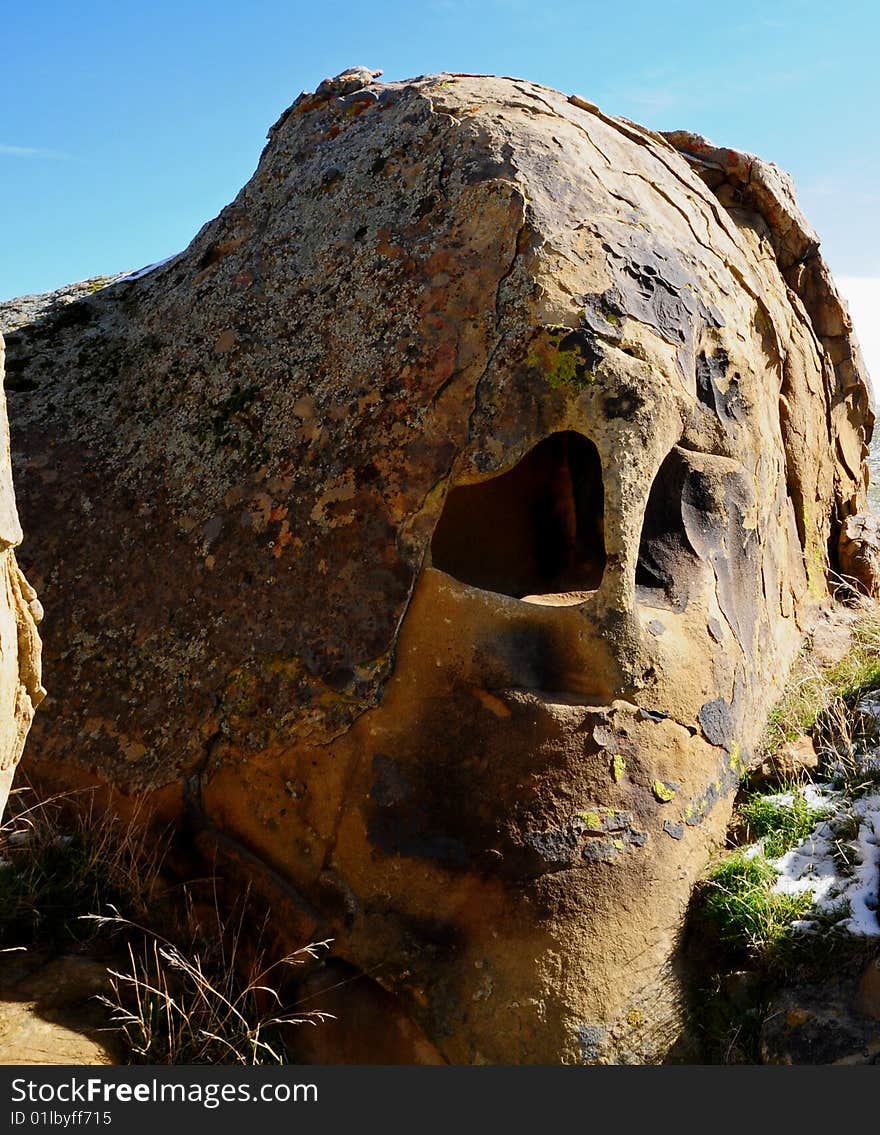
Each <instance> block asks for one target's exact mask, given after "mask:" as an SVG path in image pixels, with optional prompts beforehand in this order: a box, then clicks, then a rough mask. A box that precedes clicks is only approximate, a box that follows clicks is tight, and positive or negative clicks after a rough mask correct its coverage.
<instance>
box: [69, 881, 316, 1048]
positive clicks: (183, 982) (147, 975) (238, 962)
mask: <svg viewBox="0 0 880 1135" xmlns="http://www.w3.org/2000/svg"><path fill="white" fill-rule="evenodd" d="M215 898H216V892H215ZM191 909H192V908H191V907H190V910H191ZM214 912H215V918H216V934H214V935H212V936H211V937H210V939H209V938H208V937H206V935H205V929H204V926H203V924H201V923H199V922H190V926H189V929H190V931H191V933H190V936H189V939H188V941H187V943H186V945H184V946H181V945H180V944H178V943H176V942H174V941H171V940H170V939H169V938H166V937H163V936H162V935H161V934H159V933H157V932H156V931H155V930H152V929H150V928H149V927H144V926H136V925H135V924H133V923H131V922H129V920H128V919H125V918H122V917H121V916H120V915H118V914H115V913H114V914H113V915H110V916H104V917H96V916H91V917H92V918H94V919H95V920H96V921H98V922H99V923H100V924H102V925H105V926H106V925H114V926H116V927H119V928H122V929H123V930H124V931H126V932H127V933H128V934H129V935H131V934H132V933H133V932H134V933H137V934H139V937H140V945H139V947H138V948H135V947H134V945H132V943H131V942H129V944H128V964H127V965H125V966H121V967H118V968H117V969H114V970H111V971H110V987H111V990H112V995H111V996H108V997H102V998H101V1001H102V1002H103V1003H104V1004H105V1005H106V1006H107V1007H108V1008H109V1009H110V1010H111V1019H112V1021H113V1024H114V1026H115V1027H116V1028H118V1029H119V1030H120V1032H121V1033H122V1036H123V1039H124V1041H125V1043H126V1046H127V1049H128V1051H129V1052H130V1054H131V1062H132V1063H143V1064H244V1065H257V1064H261V1065H262V1064H286V1063H288V1062H289V1060H288V1056H289V1052H288V1044H287V1041H288V1038H289V1035H290V1030H291V1029H292V1028H293V1027H294V1026H298V1025H303V1024H310V1025H317V1024H320V1023H321V1022H322V1021H325V1020H328V1019H330V1018H331V1014H329V1013H324V1012H321V1011H320V1010H311V1011H308V1012H305V1011H299V1010H297V1009H296V1007H295V1006H294V1007H291V1006H285V1004H284V1003H283V1001H282V997H281V995H280V993H279V992H278V989H279V987H281V986H282V985H283V984H284V979H285V976H286V975H285V973H284V971H285V970H290V969H292V968H294V967H297V966H301V965H303V964H304V963H306V962H308V961H309V960H310V959H318V958H319V957H320V956H321V954H322V952H324V951H326V950H328V949H329V947H330V941H329V940H328V941H325V942H316V943H311V944H310V945H308V946H304V947H303V948H302V949H300V950H296V951H294V952H293V953H290V954H287V955H285V956H284V957H281V958H278V959H277V960H276V961H274V962H271V963H268V964H267V963H266V961H265V957H264V955H263V953H262V952H259V951H258V952H257V953H256V954H255V955H254V954H252V953H251V947H252V945H253V943H251V942H249V941H248V942H245V936H244V928H245V926H246V925H247V924H248V921H249V917H248V915H249V912H248V898H247V895H246V896H245V898H244V899H243V901H242V902H241V904H240V907H239V911H238V916H237V917H236V916H235V915H233V917H232V920H231V921H230V920H229V919H224V918H223V916H222V915H221V912H220V905H219V903H218V902H216V901H215V907H214ZM230 927H231V929H230ZM245 952H247V953H248V954H250V955H251V956H250V961H249V962H248V963H247V965H246V967H245V966H244V965H243V959H242V957H241V955H242V954H243V953H245Z"/></svg>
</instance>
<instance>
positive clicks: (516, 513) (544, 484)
mask: <svg viewBox="0 0 880 1135" xmlns="http://www.w3.org/2000/svg"><path fill="white" fill-rule="evenodd" d="M604 504H605V493H604V489H603V487H602V466H601V462H600V461H599V453H598V451H597V449H596V447H595V445H593V443H592V442H591V441H589V440H588V439H587V438H585V437H584V436H583V435H582V434H579V433H575V432H574V431H572V430H567V431H565V432H563V433H556V434H552V435H551V436H550V437H548V438H545V439H544V440H543V441H542V442H539V444H538V445H536V446H535V447H534V449H532V450H530V451H529V453H527V454H526V456H525V457H524V458H523V459H522V461H520V463H519V464H518V465H516V466H514V468H513V469H511V470H509V471H508V472H507V473H502V474H501V475H500V476H498V477H493V478H492V479H491V480H488V481H482V482H480V483H479V484H476V485H460V486H458V487H457V488H454V489H452V490H450V492H449V495H448V496H447V498H446V503H445V505H444V507H443V513H442V515H441V517H440V520H439V521H438V522H437V527H436V529H435V530H434V537H433V539H432V541H431V560H432V563H433V565H434V567H437V568H440V569H441V571H445V572H447V573H448V574H449V575H452V576H455V578H456V579H459V580H461V581H462V583H469V584H471V585H472V586H474V587H480V588H483V589H484V590H486V591H497V592H500V593H501V594H503V595H512V596H514V598H517V599H521V598H522V597H523V596H524V595H552V594H559V593H562V592H573V591H591V590H594V589H595V588H597V587H598V586H599V584H600V583H601V581H602V573H603V571H604V570H605V540H604V535H603V511H604Z"/></svg>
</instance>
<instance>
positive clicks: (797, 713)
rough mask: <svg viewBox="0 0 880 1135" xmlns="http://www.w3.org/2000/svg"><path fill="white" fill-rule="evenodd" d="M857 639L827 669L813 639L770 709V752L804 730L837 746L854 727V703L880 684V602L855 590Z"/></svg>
mask: <svg viewBox="0 0 880 1135" xmlns="http://www.w3.org/2000/svg"><path fill="white" fill-rule="evenodd" d="M850 604H851V606H854V607H855V608H856V619H855V622H854V623H853V626H852V643H851V646H850V649H849V650H848V651H847V653H846V655H845V657H844V658H842V659H841V660H840V662H838V663H837V664H836V665H834V666H831V667H828V668H826V667H822V666H821V665H819V663H818V662H817V660H816V659H815V658H814V657H813V654H812V650H811V644H810V643H808V644H807V646H806V647H805V648H804V650H803V651H802V652H801V654H800V656H799V658H798V659H797V661H796V662H795V665H794V667H793V668H792V672H791V675H790V677H789V681H788V685H787V687H786V691H785V693H784V695H783V697H782V698H781V700H780V701H779V702H778V704H777V705H776V706H775V707H774V709H773V710H772V711H771V713H770V716H769V718H768V721H767V728H766V731H765V734H764V738H763V741H762V743H761V752H762V754H763V755H765V756H766V755H769V754H771V753H773V752H774V751H775V750H776V749H778V748H779V747H780V746H781V745H783V744H784V743H785V742H786V741H792V740H794V739H795V738H796V737H799V736H801V735H802V734H804V733H812V734H813V735H814V737H816V739H817V740H819V741H820V742H821V741H825V742H826V743H828V744H833V745H834V746H837V745H838V744H839V743H840V742H841V741H842V740H843V741H844V742H845V741H846V740H847V738H849V740H850V741H852V740H853V738H852V737H851V736H850V734H851V731H852V722H851V718H852V713H851V710H852V706H853V703H854V702H855V701H856V700H857V699H858V698H859V697H860V696H861V695H862V694H864V693H866V692H867V691H869V690H874V689H877V688H878V687H880V606H878V604H876V603H875V602H874V601H872V600H869V599H865V598H864V597H861V596H857V595H855V594H851V595H850Z"/></svg>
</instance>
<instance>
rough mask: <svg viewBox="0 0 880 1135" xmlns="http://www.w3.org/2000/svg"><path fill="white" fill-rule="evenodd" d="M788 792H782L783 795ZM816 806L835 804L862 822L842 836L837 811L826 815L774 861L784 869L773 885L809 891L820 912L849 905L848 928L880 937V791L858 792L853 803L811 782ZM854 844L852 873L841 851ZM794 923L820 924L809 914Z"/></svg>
mask: <svg viewBox="0 0 880 1135" xmlns="http://www.w3.org/2000/svg"><path fill="white" fill-rule="evenodd" d="M781 795H782V794H780V796H781ZM804 795H805V797H807V798H808V802H809V803H810V807H815V808H829V809H831V810H833V811H834V812H835V813H836V814H837V815H838V816H841V815H843V814H846V810H847V809H848V812H849V814H850V815H851V816H852V817H853V818H854V820H855V821H857V823H858V834H857V835H856V837H855V839H852V840H846V841H844V840H842V839H840V838H839V837H836V836H835V834H834V830H833V825H834V818H835V817H834V816H830V817H829V818H828V819H823V820H822V821H821V822H820V823H818V824H817V825H816V827H815V828H814V829H813V832H812V833H811V834H810V835H809V836H808V837H807V838H806V839H805V840H804V841H803V843H801V844H800V845H799V846H798V847H794V848H792V849H791V851H787V852H786V853H785V855H783V856H781V857H780V858H779V859H774V860H771V864H772V866H773V867H775V869H776V870H777V871H778V872H779V878H778V880H777V881H776V883H775V885H774V886H773V888H772V889H773V891H774V892H775V893H776V894H790V895H797V894H809V895H811V897H812V900H813V903H814V905H815V907H816V910H817V912H818V913H820V914H825V915H831V916H832V917H833V915H834V914H835V912H836V911H840V910H844V909H846V906H845V904H848V912H847V914H846V917H843V918H841V919H840V921H839V922H838V926H839V928H840V929H842V930H847V931H848V932H849V933H850V934H855V935H862V936H866V937H878V936H880V920H878V916H877V904H878V892H880V793H873V794H872V795H870V796H862V797H857V798H856V799H855V800H851V801H849V802H848V803H847V802H846V801H845V798H844V796H843V795H842V793H840V792H835V791H834V790H833V789H832V788H831V786H830V785H827V784H814V785H808V786H807V788H806V789H805V790H804ZM844 842H845V843H846V844H848V845H849V848H850V854H851V855H852V857H853V864H852V871H851V873H845V872H842V871H841V866H840V864H839V862H838V860H837V858H836V857H835V854H834V853H835V851H838V850H839V848H841V847H843V846H844ZM794 925H795V926H796V927H797V928H799V929H801V930H809V929H812V928H813V927H814V925H815V923H814V922H813V921H812V920H810V919H809V917H808V918H806V919H800V920H799V921H798V922H796V923H794Z"/></svg>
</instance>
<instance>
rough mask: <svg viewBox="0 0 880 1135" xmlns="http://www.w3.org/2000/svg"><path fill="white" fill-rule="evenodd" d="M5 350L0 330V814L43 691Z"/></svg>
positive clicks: (38, 614)
mask: <svg viewBox="0 0 880 1135" xmlns="http://www.w3.org/2000/svg"><path fill="white" fill-rule="evenodd" d="M5 356H6V348H5V344H4V342H3V336H2V335H0V580H2V581H3V582H2V588H3V597H2V599H0V819H2V817H3V811H4V809H5V807H6V800H7V798H8V796H9V789H10V786H11V784H12V778H13V776H14V775H15V768H16V765H17V764H18V761H19V759H20V757H21V754H22V750H23V749H24V743H25V738H26V737H27V734H28V730H29V729H30V726H31V720H32V719H33V716H34V710H35V709H36V707H37V706H38V705H39V704H40V702H41V701H42V700H43V698H44V696H45V693H46V691H45V690H44V689H43V685H42V680H41V659H40V636H39V634H38V633H37V623H38V622H39V621H40V619H41V618H42V617H43V609H42V606H41V605H40V601H39V600H38V599H37V593H36V591H34V589H33V588H32V587H31V585H30V584H29V583H28V581H27V580H26V579H25V577H24V575H23V573H22V572H21V571H20V570H19V567H18V564H17V563H16V560H15V551H14V549H15V547H16V546H17V545H18V544H20V543H21V540H22V532H21V525H20V524H19V520H18V512H17V510H16V507H15V490H14V488H13V484H12V465H11V462H10V455H9V422H8V420H7V417H6V399H5V397H4V396H3V374H4V360H5Z"/></svg>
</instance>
